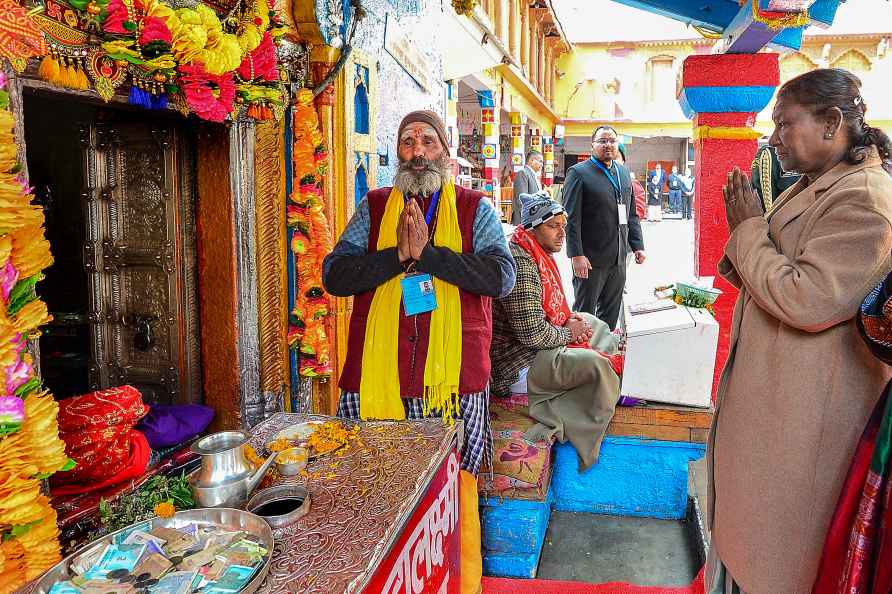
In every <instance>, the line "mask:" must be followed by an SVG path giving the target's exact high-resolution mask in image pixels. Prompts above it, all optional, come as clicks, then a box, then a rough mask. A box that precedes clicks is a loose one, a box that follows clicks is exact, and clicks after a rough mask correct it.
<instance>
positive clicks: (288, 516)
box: [246, 485, 310, 528]
mask: <svg viewBox="0 0 892 594" xmlns="http://www.w3.org/2000/svg"><path fill="white" fill-rule="evenodd" d="M291 498H296V499H303V505H301V506H300V507H298V508H296V509H294V510H293V511H290V512H288V513H285V514H280V515H270V516H266V515H262V514H260V513H258V512H257V511H256V510H259V509H260V508H261V507H263V506H264V505H266V504H267V503H272V502H273V501H278V500H280V499H291ZM246 509H247V510H248V511H250V512H251V513H252V514H256V515H257V517H259V518H263V519H264V520H266V523H267V524H269V525H270V527H271V528H282V527H284V526H288V525H290V524H293V523H294V522H296V521H298V520H299V519H301V518H302V517H304V516H305V515H307V514H308V513H309V512H310V492H309V491H307V489H306V488H305V487H302V486H300V485H277V486H275V487H270V488H268V489H263V490H262V491H258V492H257V494H256V495H254V497H252V498H251V500H250V501H249V502H248V505H247V506H246Z"/></svg>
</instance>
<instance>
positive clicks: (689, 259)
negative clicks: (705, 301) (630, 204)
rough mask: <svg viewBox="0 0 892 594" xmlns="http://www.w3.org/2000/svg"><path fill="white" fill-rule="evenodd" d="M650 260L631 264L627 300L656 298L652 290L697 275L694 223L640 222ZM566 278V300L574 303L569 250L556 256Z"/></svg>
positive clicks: (667, 219) (571, 304) (674, 221)
mask: <svg viewBox="0 0 892 594" xmlns="http://www.w3.org/2000/svg"><path fill="white" fill-rule="evenodd" d="M641 232H642V234H643V235H644V247H645V252H646V254H647V259H646V260H645V261H644V264H641V265H638V264H631V265H630V266H629V272H628V276H627V279H626V291H627V295H626V302H627V303H639V302H641V301H649V300H651V299H653V298H654V297H653V289H654V287H655V286H658V285H669V284H673V283H675V282H676V281H677V280H686V279H688V280H689V279H692V278H694V272H693V271H694V223H693V221H682V220H680V219H674V218H672V219H670V218H666V219H663V220H662V221H660V222H659V223H656V222H648V221H644V222H643V223H641ZM556 259H557V262H558V268H559V269H560V271H561V277H562V279H563V281H564V292H565V293H566V294H567V301H569V302H570V306H571V307H572V306H573V295H574V293H573V268H572V266H571V265H570V259H569V258H567V256H566V252H561V253H560V254H558V255H556Z"/></svg>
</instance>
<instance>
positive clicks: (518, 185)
mask: <svg viewBox="0 0 892 594" xmlns="http://www.w3.org/2000/svg"><path fill="white" fill-rule="evenodd" d="M543 164H544V161H543V160H542V153H540V152H539V151H535V150H534V151H530V152H529V153H527V164H526V165H524V166H523V167H522V168H521V169H518V170H517V173H515V174H514V194H513V198H512V199H511V224H512V225H520V195H521V194H535V193H536V192H538V191H539V190H541V189H542V185H541V184H540V183H539V174H540V172H541V171H542V165H543Z"/></svg>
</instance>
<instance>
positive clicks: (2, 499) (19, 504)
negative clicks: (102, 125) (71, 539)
mask: <svg viewBox="0 0 892 594" xmlns="http://www.w3.org/2000/svg"><path fill="white" fill-rule="evenodd" d="M0 27H2V26H0ZM5 86H6V79H5V77H4V76H3V75H2V74H0V374H2V377H3V386H2V389H0V541H2V544H0V594H3V593H7V592H14V591H15V590H16V589H18V588H19V587H20V586H22V585H23V584H25V583H27V582H28V581H29V580H32V579H34V578H36V577H37V576H39V575H40V574H42V573H43V572H44V571H46V570H47V569H49V568H50V567H52V566H53V565H54V564H56V563H57V562H58V561H59V560H60V559H61V552H60V548H59V530H58V528H57V526H56V512H55V511H54V510H53V508H52V507H51V506H50V503H49V500H48V499H47V497H45V496H44V495H42V494H41V489H40V481H41V480H42V479H44V478H46V477H48V476H50V475H51V474H53V473H55V472H57V471H60V470H68V469H70V468H71V467H72V462H71V461H70V460H69V459H68V456H66V454H65V443H64V442H63V441H62V440H61V439H59V425H58V420H57V416H58V412H59V405H58V404H57V403H56V401H55V400H54V399H53V396H52V395H51V394H50V393H49V392H48V391H46V390H45V389H44V388H43V387H42V385H41V383H40V379H39V378H38V377H37V375H36V373H35V372H34V365H33V361H32V359H31V355H30V353H29V351H28V348H27V344H26V343H27V340H28V339H29V338H32V337H35V336H37V335H38V334H39V331H38V328H39V327H40V326H41V325H42V324H45V323H46V322H48V321H49V320H50V316H49V313H48V312H47V307H46V304H45V303H44V302H43V301H41V300H40V299H38V298H37V296H36V293H35V285H36V283H37V281H39V280H40V279H41V278H42V273H41V271H42V270H43V269H44V268H46V267H47V266H49V265H50V264H51V263H52V261H53V258H52V255H51V254H50V249H49V247H50V246H49V243H48V242H47V240H46V239H45V237H44V231H43V222H44V219H43V211H42V209H41V208H40V207H39V206H37V205H34V204H31V201H32V200H33V196H32V194H31V188H29V187H28V185H27V183H26V182H25V181H24V180H23V179H22V178H21V177H20V167H19V165H18V158H17V149H16V144H15V138H14V137H13V128H14V125H15V121H14V116H13V114H12V112H11V111H10V110H9V95H8V94H7V92H6V91H5Z"/></svg>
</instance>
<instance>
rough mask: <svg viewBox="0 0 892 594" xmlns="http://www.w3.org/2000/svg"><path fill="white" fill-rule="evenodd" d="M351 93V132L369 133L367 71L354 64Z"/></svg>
mask: <svg viewBox="0 0 892 594" xmlns="http://www.w3.org/2000/svg"><path fill="white" fill-rule="evenodd" d="M353 80H354V86H355V89H354V93H353V130H354V131H355V132H356V133H357V134H368V133H369V91H368V88H369V69H368V68H366V67H365V66H363V65H362V64H356V75H355V77H354V79H353Z"/></svg>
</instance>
